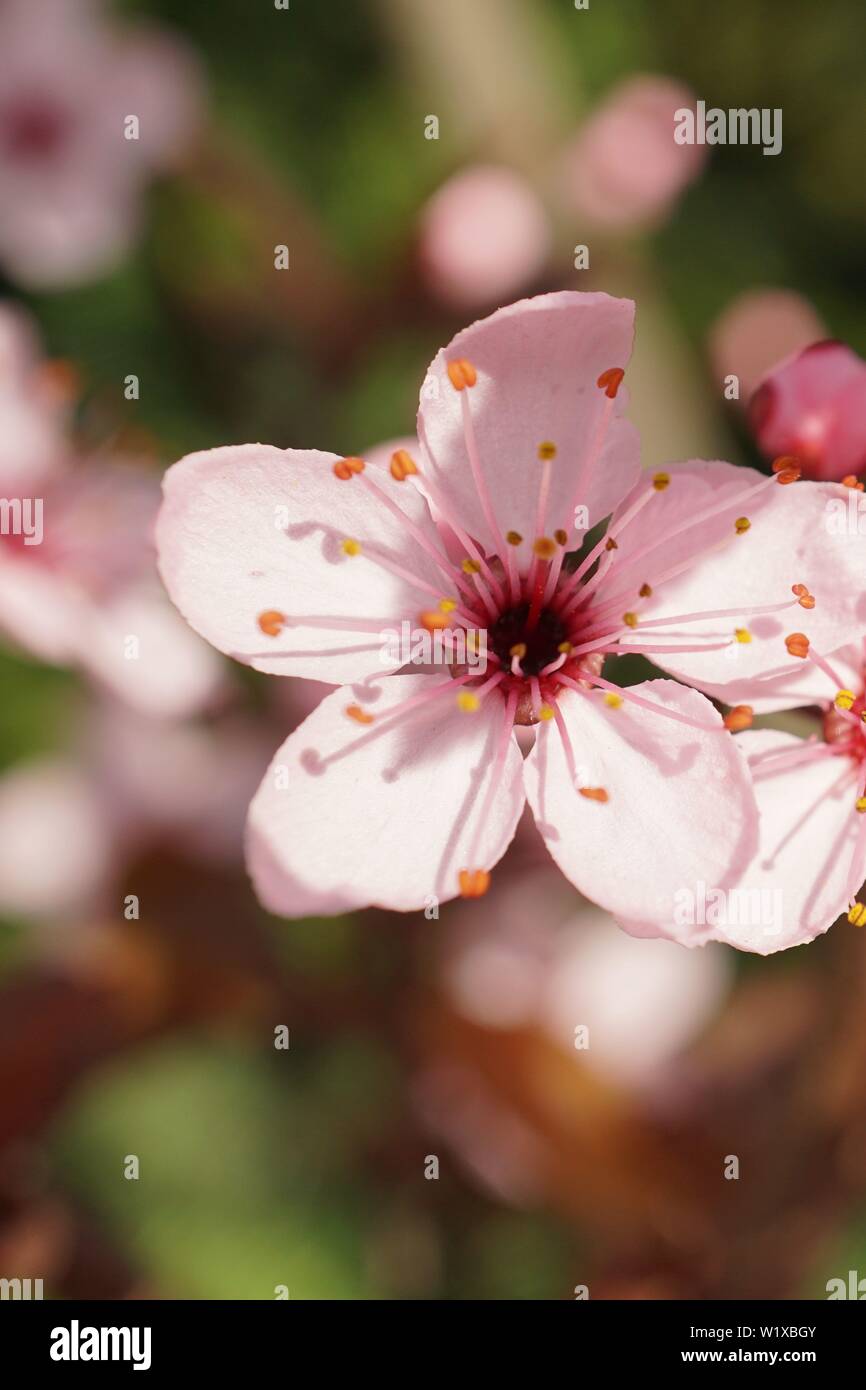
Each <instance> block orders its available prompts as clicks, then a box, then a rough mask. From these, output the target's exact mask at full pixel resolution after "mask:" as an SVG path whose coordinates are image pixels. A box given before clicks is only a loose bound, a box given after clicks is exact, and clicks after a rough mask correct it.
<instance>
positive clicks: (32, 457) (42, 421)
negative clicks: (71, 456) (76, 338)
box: [0, 304, 71, 498]
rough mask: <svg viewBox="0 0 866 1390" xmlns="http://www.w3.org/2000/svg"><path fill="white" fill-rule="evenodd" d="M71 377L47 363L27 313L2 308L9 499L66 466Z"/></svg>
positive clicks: (0, 377) (5, 490)
mask: <svg viewBox="0 0 866 1390" xmlns="http://www.w3.org/2000/svg"><path fill="white" fill-rule="evenodd" d="M70 386H71V381H70V376H69V372H68V369H66V368H65V367H64V366H63V365H62V364H59V363H52V362H45V361H44V360H42V359H41V357H40V354H39V344H38V341H37V337H36V334H35V332H34V330H33V327H32V325H31V323H30V320H29V318H28V317H27V315H26V314H25V313H24V312H23V311H21V310H19V309H17V308H15V307H13V306H12V305H10V304H0V492H2V494H3V495H4V496H5V497H7V498H9V497H13V496H16V495H18V494H19V493H20V492H21V491H26V490H30V489H31V488H32V487H33V486H35V485H38V484H41V482H42V481H43V480H44V479H45V478H47V477H50V475H51V474H52V473H56V472H57V471H58V470H59V469H60V468H62V467H63V465H64V463H65V461H66V455H67V452H68V445H67V443H66V440H65V437H64V431H65V427H66V422H67V414H68V408H69V404H70Z"/></svg>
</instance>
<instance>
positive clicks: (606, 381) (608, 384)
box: [595, 367, 625, 400]
mask: <svg viewBox="0 0 866 1390" xmlns="http://www.w3.org/2000/svg"><path fill="white" fill-rule="evenodd" d="M624 376H625V370H624V368H622V367H608V368H607V370H606V371H604V372H602V374H601V376H600V377H599V378H598V381H597V382H596V383H595V384H596V386H599V387H601V389H602V390H603V391H604V394H605V395H606V396H607V397H608V399H609V400H613V399H614V397H615V396H616V393H617V391H618V390H619V388H620V386H621V385H622V379H623V377H624Z"/></svg>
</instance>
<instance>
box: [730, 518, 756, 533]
mask: <svg viewBox="0 0 866 1390" xmlns="http://www.w3.org/2000/svg"><path fill="white" fill-rule="evenodd" d="M751 525H752V523H751V521H750V520H749V518H748V517H747V516H738V517H737V519H736V521H735V522H734V530H735V531H736V533H737V535H738V536H743V535H745V533H746V532H747V531H748V530H749V529H750V527H751Z"/></svg>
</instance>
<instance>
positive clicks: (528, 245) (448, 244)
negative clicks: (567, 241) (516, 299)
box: [419, 164, 550, 308]
mask: <svg viewBox="0 0 866 1390" xmlns="http://www.w3.org/2000/svg"><path fill="white" fill-rule="evenodd" d="M549 243H550V231H549V228H548V222H547V214H546V212H545V210H544V206H543V204H542V202H541V200H540V198H539V197H538V195H537V194H536V193H535V192H534V191H533V189H532V186H531V185H530V183H529V182H528V180H526V179H525V178H523V177H522V176H521V175H519V174H517V173H516V172H515V171H514V170H512V169H506V168H501V167H498V166H496V165H487V164H479V165H474V166H472V167H471V168H468V169H463V170H461V171H460V172H459V173H457V174H455V175H453V177H452V178H450V179H448V180H447V182H446V183H444V184H443V185H442V187H441V188H439V189H438V190H437V192H436V193H435V194H434V195H433V197H432V198H431V199H430V201H429V202H428V203H427V205H426V206H425V208H424V210H423V212H422V215H421V220H420V228H419V256H420V258H421V266H422V270H423V273H424V276H425V279H426V280H427V282H428V284H429V286H430V288H431V289H432V290H433V292H434V293H435V294H437V295H438V296H439V298H440V299H442V300H444V301H445V302H446V303H448V304H449V305H452V306H454V307H455V308H476V307H477V306H479V305H481V306H483V305H488V304H492V303H495V302H497V301H501V300H502V298H503V297H504V296H506V295H508V294H510V293H511V292H513V291H514V290H515V289H519V288H520V287H521V286H523V285H526V284H527V283H528V282H529V281H531V280H532V279H533V277H534V276H535V275H537V273H538V272H539V270H540V269H541V267H542V265H543V264H544V259H545V256H546V254H547V249H548V246H549Z"/></svg>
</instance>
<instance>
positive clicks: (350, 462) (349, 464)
mask: <svg viewBox="0 0 866 1390" xmlns="http://www.w3.org/2000/svg"><path fill="white" fill-rule="evenodd" d="M366 466H367V465H366V464H365V463H364V460H363V459H358V458H344V459H339V460H338V462H337V463H335V464H334V474H335V475H336V477H338V478H339V479H340V480H341V482H344V483H347V482H348V481H349V479H350V478H353V477H354V476H355V474H356V473H363V471H364V469H365V468H366Z"/></svg>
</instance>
